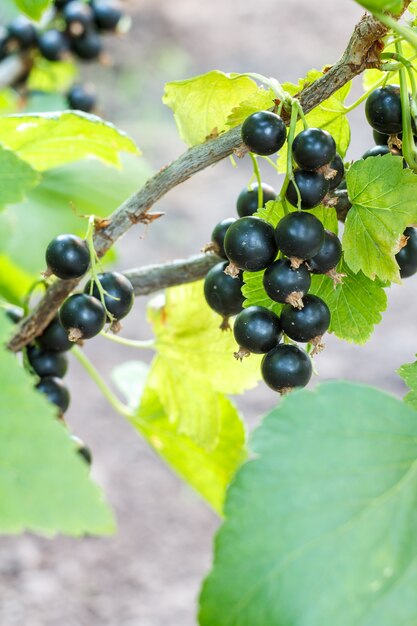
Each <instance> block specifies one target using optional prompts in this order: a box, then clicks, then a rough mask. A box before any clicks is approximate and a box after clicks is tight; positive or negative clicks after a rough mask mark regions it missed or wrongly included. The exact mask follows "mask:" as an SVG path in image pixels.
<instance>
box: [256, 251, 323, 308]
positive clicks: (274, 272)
mask: <svg viewBox="0 0 417 626" xmlns="http://www.w3.org/2000/svg"><path fill="white" fill-rule="evenodd" d="M263 285H264V289H265V291H266V293H267V294H268V296H269V297H270V298H271V300H275V302H282V303H289V304H291V305H292V306H300V302H301V299H302V298H303V297H304V296H305V295H306V293H307V292H308V290H309V289H310V285H311V276H310V272H309V271H308V269H307V267H306V266H305V265H300V267H298V268H296V269H294V268H292V267H291V261H289V260H288V259H280V260H278V261H275V263H272V265H270V266H269V267H267V268H266V270H265V274H264V277H263Z"/></svg>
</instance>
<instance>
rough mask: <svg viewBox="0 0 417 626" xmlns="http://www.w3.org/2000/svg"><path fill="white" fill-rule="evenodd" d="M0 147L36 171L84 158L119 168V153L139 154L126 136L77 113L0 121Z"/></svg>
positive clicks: (41, 115) (19, 116)
mask: <svg viewBox="0 0 417 626" xmlns="http://www.w3.org/2000/svg"><path fill="white" fill-rule="evenodd" d="M0 143H2V144H3V145H4V146H6V147H7V148H10V149H11V150H14V151H15V152H16V153H17V154H18V155H19V157H20V158H21V159H23V160H24V161H27V162H28V163H29V164H30V165H32V167H33V168H34V169H36V170H39V171H44V170H49V169H51V168H53V167H58V166H60V165H65V164H66V163H72V162H73V161H78V160H79V159H83V158H85V157H94V158H97V159H99V160H101V161H103V162H104V163H107V164H109V165H113V166H114V167H120V152H131V153H132V154H138V153H139V151H138V148H137V147H136V145H135V143H134V142H133V140H132V139H130V138H129V137H128V136H127V135H126V134H125V133H123V132H122V131H120V130H118V129H117V128H116V127H115V126H113V125H112V124H110V123H109V122H105V121H103V120H102V119H100V118H99V117H96V116H95V115H89V114H87V113H81V112H79V111H78V112H68V111H64V112H63V113H43V114H42V113H39V114H31V115H9V116H7V117H2V118H0Z"/></svg>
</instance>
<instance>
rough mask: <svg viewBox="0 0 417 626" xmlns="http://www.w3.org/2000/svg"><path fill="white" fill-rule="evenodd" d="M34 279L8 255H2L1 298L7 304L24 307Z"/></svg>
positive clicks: (0, 272)
mask: <svg viewBox="0 0 417 626" xmlns="http://www.w3.org/2000/svg"><path fill="white" fill-rule="evenodd" d="M33 283H34V277H33V276H32V275H30V274H28V273H27V272H24V271H23V270H22V269H21V268H20V267H19V266H18V265H16V264H15V263H13V261H12V260H11V259H10V258H9V257H8V256H7V255H6V254H0V296H2V297H3V298H4V299H5V300H7V302H11V303H13V304H18V305H22V304H23V300H24V297H25V295H26V294H27V293H28V291H29V289H30V287H31V286H32V284H33Z"/></svg>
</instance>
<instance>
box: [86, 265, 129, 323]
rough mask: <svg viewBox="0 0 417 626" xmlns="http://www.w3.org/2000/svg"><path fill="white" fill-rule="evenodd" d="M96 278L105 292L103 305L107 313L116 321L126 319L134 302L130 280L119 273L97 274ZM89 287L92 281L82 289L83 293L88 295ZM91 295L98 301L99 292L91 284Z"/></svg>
mask: <svg viewBox="0 0 417 626" xmlns="http://www.w3.org/2000/svg"><path fill="white" fill-rule="evenodd" d="M97 278H98V280H99V281H100V284H101V286H102V287H103V289H104V291H106V294H105V295H104V304H105V306H106V309H107V311H108V312H109V313H110V314H111V315H112V316H113V317H114V318H115V319H116V320H121V319H123V318H124V317H126V315H127V314H128V313H129V312H130V310H131V308H132V306H133V304H134V302H135V293H134V290H133V287H132V283H131V282H130V280H129V279H128V278H126V276H123V274H120V273H119V272H105V273H104V274H99V275H98V276H97ZM91 286H92V281H89V282H88V283H87V284H86V286H85V288H84V293H86V294H90V293H91ZM91 295H92V296H94V298H97V300H100V292H99V290H98V287H97V285H96V284H95V283H94V284H93V291H92V293H91Z"/></svg>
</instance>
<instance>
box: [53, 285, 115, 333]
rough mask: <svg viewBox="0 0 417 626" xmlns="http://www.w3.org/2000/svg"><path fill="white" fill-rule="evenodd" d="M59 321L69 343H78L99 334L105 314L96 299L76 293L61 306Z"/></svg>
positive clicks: (104, 321)
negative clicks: (65, 331) (66, 333)
mask: <svg viewBox="0 0 417 626" xmlns="http://www.w3.org/2000/svg"><path fill="white" fill-rule="evenodd" d="M59 319H60V320H61V324H62V325H63V327H64V328H65V330H67V331H68V333H69V335H68V337H69V339H70V341H78V340H80V339H91V338H92V337H95V336H96V335H98V334H99V332H100V331H101V330H102V329H103V326H104V324H105V323H106V312H105V310H104V307H103V305H102V304H101V302H100V301H99V300H97V298H94V297H93V296H89V295H87V294H86V293H76V294H74V295H72V296H70V297H69V298H68V300H66V301H65V302H64V304H63V305H62V307H61V309H60V311H59Z"/></svg>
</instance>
